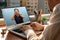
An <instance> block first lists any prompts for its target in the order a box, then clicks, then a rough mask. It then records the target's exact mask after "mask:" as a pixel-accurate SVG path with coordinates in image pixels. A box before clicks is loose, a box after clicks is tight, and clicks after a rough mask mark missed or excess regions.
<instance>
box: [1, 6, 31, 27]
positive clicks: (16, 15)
mask: <svg viewBox="0 0 60 40" xmlns="http://www.w3.org/2000/svg"><path fill="white" fill-rule="evenodd" d="M2 14H3V17H4V19H5V21H6V25H7V26H10V25H14V24H20V23H24V22H28V21H30V20H29V16H28V13H27V10H26V8H25V7H15V8H5V9H2Z"/></svg>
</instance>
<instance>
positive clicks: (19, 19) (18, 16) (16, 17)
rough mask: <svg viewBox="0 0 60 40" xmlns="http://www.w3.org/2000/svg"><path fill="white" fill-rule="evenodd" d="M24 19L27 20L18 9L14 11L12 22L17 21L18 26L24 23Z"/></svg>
mask: <svg viewBox="0 0 60 40" xmlns="http://www.w3.org/2000/svg"><path fill="white" fill-rule="evenodd" d="M23 18H25V17H24V16H23V15H22V14H20V13H19V10H18V9H16V8H15V9H14V15H13V16H12V18H11V20H15V21H16V24H19V23H23Z"/></svg>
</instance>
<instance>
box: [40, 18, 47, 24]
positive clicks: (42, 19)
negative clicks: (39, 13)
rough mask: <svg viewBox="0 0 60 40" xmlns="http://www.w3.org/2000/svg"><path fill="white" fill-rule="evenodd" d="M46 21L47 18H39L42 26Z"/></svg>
mask: <svg viewBox="0 0 60 40" xmlns="http://www.w3.org/2000/svg"><path fill="white" fill-rule="evenodd" d="M46 20H47V18H46V17H42V18H41V21H42V24H43V25H44V24H45V21H46Z"/></svg>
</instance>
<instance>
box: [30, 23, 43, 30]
mask: <svg viewBox="0 0 60 40" xmlns="http://www.w3.org/2000/svg"><path fill="white" fill-rule="evenodd" d="M31 27H32V28H33V29H34V30H43V29H44V26H43V25H41V24H39V23H37V22H32V23H31Z"/></svg>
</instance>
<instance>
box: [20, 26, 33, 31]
mask: <svg viewBox="0 0 60 40" xmlns="http://www.w3.org/2000/svg"><path fill="white" fill-rule="evenodd" d="M28 29H32V27H31V26H30V25H23V26H22V28H21V29H20V31H22V32H24V31H25V30H28Z"/></svg>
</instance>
